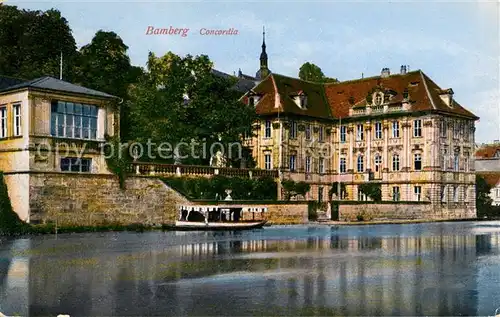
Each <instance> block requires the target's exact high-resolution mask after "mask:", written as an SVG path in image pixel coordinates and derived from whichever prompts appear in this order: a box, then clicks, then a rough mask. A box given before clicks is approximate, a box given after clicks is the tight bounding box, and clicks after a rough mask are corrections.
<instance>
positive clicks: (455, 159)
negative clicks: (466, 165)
mask: <svg viewBox="0 0 500 317" xmlns="http://www.w3.org/2000/svg"><path fill="white" fill-rule="evenodd" d="M453 170H454V171H455V172H458V171H459V170H460V157H459V156H458V154H455V155H454V156H453Z"/></svg>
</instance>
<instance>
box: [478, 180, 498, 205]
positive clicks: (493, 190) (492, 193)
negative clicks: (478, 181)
mask: <svg viewBox="0 0 500 317" xmlns="http://www.w3.org/2000/svg"><path fill="white" fill-rule="evenodd" d="M477 174H478V175H481V176H482V177H483V178H484V180H485V181H486V183H488V185H490V186H491V190H490V197H491V199H492V200H493V202H492V205H493V206H500V172H478V173H477Z"/></svg>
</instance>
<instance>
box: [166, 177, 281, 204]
mask: <svg viewBox="0 0 500 317" xmlns="http://www.w3.org/2000/svg"><path fill="white" fill-rule="evenodd" d="M161 180H162V181H163V182H164V183H165V184H167V185H168V186H170V187H172V188H173V189H175V190H177V191H178V192H179V193H181V194H183V195H184V196H186V197H187V198H189V199H211V200H213V199H215V198H216V195H218V197H219V199H224V198H225V197H226V189H230V190H231V191H232V192H231V197H232V198H233V199H235V200H276V199H277V191H278V187H277V184H276V182H275V180H274V179H273V178H271V177H262V178H259V179H248V178H242V177H226V176H222V175H216V176H213V177H212V178H205V177H195V178H193V177H191V178H189V177H175V176H172V177H165V178H161Z"/></svg>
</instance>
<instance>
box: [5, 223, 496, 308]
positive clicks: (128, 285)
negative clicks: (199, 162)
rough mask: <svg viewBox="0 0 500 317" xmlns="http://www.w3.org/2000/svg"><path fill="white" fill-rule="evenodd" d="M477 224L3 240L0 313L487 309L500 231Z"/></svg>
mask: <svg viewBox="0 0 500 317" xmlns="http://www.w3.org/2000/svg"><path fill="white" fill-rule="evenodd" d="M440 226H441V228H440ZM405 228H406V229H408V231H410V232H411V233H412V234H413V235H412V236H408V235H405V234H407V233H408V232H406V231H404V229H405ZM478 228H479V229H481V227H480V223H454V224H441V225H435V224H430V225H429V224H428V225H423V224H422V225H415V226H392V227H391V226H379V227H366V228H365V229H363V228H361V229H360V228H329V227H293V228H271V229H265V230H260V231H255V232H246V233H227V232H220V233H208V232H206V233H186V232H183V233H175V232H168V233H145V234H132V233H112V234H111V233H110V234H87V235H68V236H62V237H61V236H59V238H58V240H55V239H53V238H50V237H44V238H40V237H38V238H33V239H30V240H28V239H24V240H11V241H7V242H3V243H2V245H1V249H0V260H1V261H0V270H1V272H0V273H1V274H0V283H1V285H0V303H1V305H2V306H0V308H1V309H0V311H2V312H3V313H6V314H14V313H16V312H17V313H21V314H22V315H28V314H29V315H55V314H59V313H69V314H71V315H72V316H73V315H75V316H89V315H108V316H110V315H122V316H127V315H128V316H131V315H331V314H335V315H488V314H490V315H491V313H492V312H494V310H495V308H496V306H500V303H497V302H495V299H498V298H499V297H498V296H499V295H500V293H499V291H498V290H497V289H498V283H499V282H500V281H499V276H500V264H499V262H500V261H498V260H499V259H500V244H499V236H500V226H498V228H497V229H498V231H497V232H496V233H495V232H491V231H490V232H488V233H487V234H484V233H483V231H481V230H479V229H478ZM490 229H491V228H490ZM19 263H21V264H19ZM495 274H496V275H495ZM485 276H487V278H484V277H485ZM495 276H496V279H495ZM14 294H16V296H17V297H16V296H14ZM19 294H21V295H22V296H24V297H22V296H21V297H19V296H18V295H19ZM17 298H21V300H19V299H17ZM22 298H24V300H22Z"/></svg>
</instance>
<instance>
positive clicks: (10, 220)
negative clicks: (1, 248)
mask: <svg viewBox="0 0 500 317" xmlns="http://www.w3.org/2000/svg"><path fill="white" fill-rule="evenodd" d="M28 227H29V225H28V224H26V223H24V222H23V221H22V220H21V219H19V216H18V215H17V214H16V213H15V212H14V210H13V209H12V205H11V204H10V199H9V195H8V192H7V185H6V184H5V181H4V176H3V173H0V235H14V234H22V233H24V232H26V231H27V229H28Z"/></svg>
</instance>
